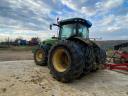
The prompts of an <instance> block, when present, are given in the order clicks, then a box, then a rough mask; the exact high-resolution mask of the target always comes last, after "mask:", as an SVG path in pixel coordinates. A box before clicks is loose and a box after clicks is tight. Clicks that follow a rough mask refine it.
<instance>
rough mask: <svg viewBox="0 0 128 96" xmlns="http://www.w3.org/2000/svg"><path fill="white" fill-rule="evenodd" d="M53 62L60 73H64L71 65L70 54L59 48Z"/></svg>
mask: <svg viewBox="0 0 128 96" xmlns="http://www.w3.org/2000/svg"><path fill="white" fill-rule="evenodd" d="M52 62H53V66H54V68H55V69H56V70H57V71H58V72H64V71H65V70H66V69H67V68H68V66H69V64H70V59H69V54H68V53H67V52H66V51H65V50H64V49H63V48H59V49H57V50H56V51H55V53H54V54H53V58H52Z"/></svg>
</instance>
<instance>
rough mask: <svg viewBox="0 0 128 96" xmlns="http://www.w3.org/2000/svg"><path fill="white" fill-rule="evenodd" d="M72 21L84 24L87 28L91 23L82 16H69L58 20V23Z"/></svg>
mask: <svg viewBox="0 0 128 96" xmlns="http://www.w3.org/2000/svg"><path fill="white" fill-rule="evenodd" d="M72 23H81V24H84V25H86V26H87V27H88V28H89V27H91V26H92V23H91V22H90V21H88V20H85V19H82V18H70V19H65V20H62V21H59V25H65V24H72Z"/></svg>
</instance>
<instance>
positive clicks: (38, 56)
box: [36, 50, 45, 62]
mask: <svg viewBox="0 0 128 96" xmlns="http://www.w3.org/2000/svg"><path fill="white" fill-rule="evenodd" d="M44 57H45V54H44V52H43V51H42V50H38V51H37V52H36V60H37V61H38V62H40V61H42V60H44Z"/></svg>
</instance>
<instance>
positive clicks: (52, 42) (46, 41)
mask: <svg viewBox="0 0 128 96" xmlns="http://www.w3.org/2000/svg"><path fill="white" fill-rule="evenodd" d="M58 41H59V40H58V39H57V38H51V39H46V40H44V41H43V42H41V44H40V45H38V46H37V47H35V48H33V49H32V53H34V52H35V51H36V49H38V48H41V46H43V45H50V46H52V45H54V44H55V43H56V42H58Z"/></svg>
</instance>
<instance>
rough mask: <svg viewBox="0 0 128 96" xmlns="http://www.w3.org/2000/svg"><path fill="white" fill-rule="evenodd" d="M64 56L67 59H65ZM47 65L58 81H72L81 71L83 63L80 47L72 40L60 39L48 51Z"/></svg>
mask: <svg viewBox="0 0 128 96" xmlns="http://www.w3.org/2000/svg"><path fill="white" fill-rule="evenodd" d="M65 58H68V59H66V60H65ZM48 67H49V69H50V72H51V74H52V75H53V77H54V78H55V79H57V80H58V81H61V82H71V81H73V80H74V79H76V78H77V77H79V76H80V74H81V73H82V72H83V67H84V65H83V58H82V52H81V51H80V47H79V46H78V45H77V44H76V43H74V42H72V41H68V40H64V41H60V42H59V43H58V44H56V45H55V46H53V47H52V48H51V50H50V52H49V56H48Z"/></svg>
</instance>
